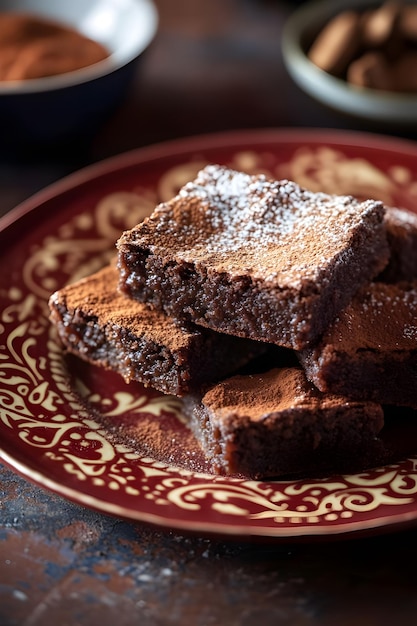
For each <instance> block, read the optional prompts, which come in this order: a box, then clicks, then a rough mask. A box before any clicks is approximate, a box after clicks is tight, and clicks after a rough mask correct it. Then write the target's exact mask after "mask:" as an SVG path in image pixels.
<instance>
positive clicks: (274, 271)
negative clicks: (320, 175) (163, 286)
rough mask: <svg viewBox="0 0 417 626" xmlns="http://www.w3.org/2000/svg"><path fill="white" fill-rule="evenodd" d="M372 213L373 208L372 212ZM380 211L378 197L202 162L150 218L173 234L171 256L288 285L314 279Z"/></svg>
mask: <svg viewBox="0 0 417 626" xmlns="http://www.w3.org/2000/svg"><path fill="white" fill-rule="evenodd" d="M375 216H377V217H376V218H375ZM382 218H383V208H382V205H381V203H380V202H376V201H371V200H369V201H366V202H359V201H358V200H356V199H354V198H353V197H350V196H332V195H328V194H324V193H314V192H310V191H308V190H305V189H303V188H301V187H299V186H298V185H297V184H296V183H294V182H290V181H288V180H281V181H275V180H270V179H268V178H266V177H265V176H264V175H258V176H250V175H248V174H245V173H243V172H236V171H234V170H231V169H228V168H226V167H222V166H218V165H209V166H207V167H206V168H204V169H203V170H201V172H200V173H199V174H198V176H197V178H196V179H195V180H194V181H193V182H190V183H188V184H187V185H185V187H183V188H182V190H181V191H180V192H179V194H178V196H177V197H176V198H174V199H173V200H171V201H170V202H168V203H164V204H162V205H160V206H159V207H158V208H157V210H156V211H155V213H154V217H153V219H151V221H154V223H155V225H156V230H157V232H158V237H160V236H161V242H159V241H157V240H155V239H154V241H153V242H152V246H151V247H152V249H153V251H156V250H157V248H158V247H159V245H160V244H161V246H162V247H163V246H164V245H166V243H167V239H169V238H174V237H175V250H176V252H175V258H176V259H177V260H178V261H185V262H189V263H194V264H196V265H198V264H200V263H201V264H204V265H210V267H212V268H213V269H214V270H215V271H219V272H222V271H224V272H228V273H229V274H230V273H242V271H243V272H245V273H247V274H249V275H251V276H252V278H253V279H254V280H256V279H257V278H258V277H259V278H260V279H262V281H265V282H268V281H276V280H277V279H278V280H279V279H280V278H282V277H284V276H285V282H286V284H287V285H289V284H291V283H295V284H298V283H299V282H300V281H301V280H306V279H307V280H316V279H317V276H318V274H319V273H320V272H322V270H323V269H325V268H326V267H327V266H328V264H329V263H330V262H332V261H334V259H335V257H336V256H338V257H340V258H339V261H340V260H341V261H342V262H343V255H344V254H346V255H349V252H348V250H349V245H350V241H351V238H352V234H353V233H354V232H355V230H356V229H357V228H358V227H360V226H361V225H363V223H364V219H368V220H370V221H372V220H373V225H375V224H376V223H377V222H378V221H379V222H381V221H382Z"/></svg>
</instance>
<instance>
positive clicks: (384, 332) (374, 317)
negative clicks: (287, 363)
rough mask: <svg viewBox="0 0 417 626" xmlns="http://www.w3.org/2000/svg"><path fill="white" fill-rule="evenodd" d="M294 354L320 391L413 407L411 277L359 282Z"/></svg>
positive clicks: (416, 292)
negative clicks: (312, 340) (315, 339)
mask: <svg viewBox="0 0 417 626" xmlns="http://www.w3.org/2000/svg"><path fill="white" fill-rule="evenodd" d="M299 357H300V360H301V363H302V365H303V367H304V369H305V371H306V374H307V377H308V378H309V379H310V380H311V381H312V382H313V383H314V384H315V385H316V386H317V387H318V388H319V389H321V390H322V391H325V392H331V393H340V394H344V395H346V396H349V397H350V398H355V399H368V400H373V401H376V402H381V403H382V404H395V405H403V406H410V407H415V408H417V282H414V283H403V284H398V285H393V284H384V283H373V284H371V285H369V286H368V287H366V288H363V289H362V290H361V291H360V292H359V293H358V294H357V295H356V296H355V298H354V299H353V300H352V302H351V303H350V304H349V305H348V306H347V307H346V308H345V309H344V310H343V311H342V312H341V313H340V314H339V316H338V317H337V319H336V320H335V321H334V322H333V324H331V325H330V327H329V328H328V330H327V331H326V332H325V334H324V335H323V337H322V339H321V340H320V342H319V343H318V344H317V346H315V347H314V348H309V349H306V350H304V351H302V352H301V353H300V355H299Z"/></svg>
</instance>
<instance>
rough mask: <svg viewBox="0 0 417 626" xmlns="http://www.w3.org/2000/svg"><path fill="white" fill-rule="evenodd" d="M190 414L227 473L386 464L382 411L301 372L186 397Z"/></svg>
mask: <svg viewBox="0 0 417 626" xmlns="http://www.w3.org/2000/svg"><path fill="white" fill-rule="evenodd" d="M184 411H185V413H186V415H187V416H188V418H189V419H190V426H191V428H192V429H193V430H194V432H195V433H196V435H197V437H198V438H199V439H200V441H201V444H202V447H203V449H204V452H205V454H206V455H207V456H208V457H209V459H210V461H211V463H212V466H213V470H214V471H215V472H216V473H219V474H227V475H230V474H238V475H243V476H247V477H250V478H256V479H260V478H273V477H279V476H283V475H301V474H303V475H305V474H309V475H311V474H312V473H322V472H326V471H331V472H340V471H358V470H361V469H364V468H365V467H369V464H373V463H375V464H378V463H379V462H381V461H382V454H383V449H382V444H381V442H380V440H379V439H378V438H377V435H378V433H379V432H380V431H381V429H382V427H383V424H384V417H383V410H382V407H381V406H380V405H379V404H376V403H372V402H353V401H349V400H347V399H346V398H344V397H342V396H336V395H328V394H323V393H321V392H320V391H318V390H317V389H316V388H315V387H314V386H313V385H312V384H311V383H309V382H308V381H307V379H306V377H305V374H304V372H303V371H302V369H301V368H299V367H284V368H275V369H273V370H270V371H268V372H265V373H261V374H253V375H245V376H242V375H239V376H234V377H232V378H229V379H227V380H225V381H223V382H220V383H219V384H217V385H214V386H212V387H211V388H210V389H209V390H208V391H207V392H206V393H205V394H204V395H203V397H202V398H201V397H199V398H197V397H187V398H185V399H184Z"/></svg>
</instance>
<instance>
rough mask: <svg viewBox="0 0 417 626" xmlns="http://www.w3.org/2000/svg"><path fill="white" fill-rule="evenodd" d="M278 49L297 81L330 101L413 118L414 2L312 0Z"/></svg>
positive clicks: (386, 119)
mask: <svg viewBox="0 0 417 626" xmlns="http://www.w3.org/2000/svg"><path fill="white" fill-rule="evenodd" d="M282 51H283V56H284V62H285V64H286V67H287V70H288V72H289V74H290V75H291V76H292V78H293V80H294V81H295V83H297V84H298V86H299V87H300V88H301V89H303V90H304V91H305V92H306V93H308V94H309V95H310V96H312V97H313V98H315V99H316V100H318V101H320V102H322V103H323V104H325V105H327V106H329V107H330V108H332V109H334V110H338V111H340V112H342V113H345V114H348V115H350V116H352V115H353V116H355V117H357V118H361V119H362V120H368V121H373V122H377V123H384V124H385V123H388V124H393V125H400V126H410V125H415V123H416V122H417V2H411V1H408V2H405V1H404V2H402V1H401V0H385V1H384V2H381V1H379V2H378V1H376V0H375V1H373V0H340V1H338V2H333V1H332V0H316V1H310V2H308V3H305V4H304V5H302V6H301V8H299V9H297V10H296V11H294V12H293V13H292V14H291V15H290V17H289V19H288V21H287V23H286V25H285V27H284V32H283V37H282Z"/></svg>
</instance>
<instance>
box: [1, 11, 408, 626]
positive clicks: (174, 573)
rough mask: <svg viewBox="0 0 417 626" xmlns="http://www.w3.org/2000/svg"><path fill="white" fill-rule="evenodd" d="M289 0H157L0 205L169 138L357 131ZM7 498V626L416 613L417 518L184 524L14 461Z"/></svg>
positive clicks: (5, 180) (385, 619)
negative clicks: (260, 533) (301, 53)
mask: <svg viewBox="0 0 417 626" xmlns="http://www.w3.org/2000/svg"><path fill="white" fill-rule="evenodd" d="M296 4H297V3H295V2H294V3H291V2H286V3H285V2H278V1H276V2H273V1H272V0H271V1H269V2H268V1H262V0H258V1H255V0H176V1H175V2H173V1H172V0H158V1H157V5H158V8H159V11H160V26H159V32H158V35H157V37H156V39H155V41H154V43H153V44H152V46H151V48H150V49H149V51H148V52H147V54H146V56H145V58H144V60H143V63H142V65H141V66H140V68H138V74H137V80H136V82H135V84H134V85H133V86H132V88H131V90H130V92H129V94H128V97H127V99H126V101H125V102H124V103H123V105H122V106H121V107H120V109H119V110H118V111H117V112H116V113H115V114H114V116H113V118H112V119H111V120H110V121H109V122H108V123H107V124H106V125H105V127H104V128H102V129H101V130H100V132H99V133H98V134H97V136H96V137H95V138H94V140H93V141H92V142H91V143H89V144H88V145H83V144H82V143H80V144H79V145H78V146H77V145H75V146H72V149H71V150H70V151H68V150H66V151H59V150H57V149H54V150H50V151H48V150H43V151H39V152H38V154H37V155H36V156H34V155H32V156H31V154H30V153H29V154H26V155H23V154H19V151H17V154H16V155H14V156H13V155H10V154H4V153H2V152H1V148H0V211H1V213H5V212H7V211H8V210H9V209H11V208H12V207H14V206H15V205H16V204H18V203H19V202H20V201H22V200H24V199H25V198H27V197H29V196H30V195H31V194H32V193H34V192H35V191H37V190H39V189H41V188H43V187H44V186H45V185H47V184H49V183H51V182H53V181H55V180H58V179H60V178H61V177H62V176H64V175H66V174H68V173H70V172H73V171H75V170H77V169H79V168H81V167H83V166H84V165H87V164H89V163H92V162H96V161H100V160H101V159H104V158H106V157H108V156H112V155H115V154H118V153H121V152H124V151H126V150H130V149H133V148H137V147H141V146H144V145H148V144H152V143H155V142H159V141H163V140H166V139H174V138H178V137H184V136H189V135H195V134H201V133H209V132H210V133H211V132H216V131H222V130H229V129H243V128H261V127H264V128H270V127H318V128H324V127H326V128H342V129H343V128H347V129H349V128H352V129H360V130H363V129H364V128H365V127H364V125H360V124H359V123H358V122H356V121H354V120H349V119H347V118H344V117H341V116H339V115H338V114H336V113H333V112H331V111H328V110H326V109H325V108H324V107H322V106H321V105H319V104H317V103H315V102H314V101H312V100H311V99H310V98H309V97H308V96H306V95H304V94H303V93H301V92H300V90H299V89H298V88H297V87H296V86H295V85H294V84H293V83H292V81H291V80H290V79H289V77H288V76H287V74H286V71H285V69H284V67H283V63H282V58H281V51H280V33H281V29H282V26H283V23H284V20H285V18H286V16H287V15H288V14H289V12H290V11H291V10H292V9H294V7H295V6H296ZM371 130H377V129H371ZM407 133H408V134H410V135H411V131H407V132H405V134H407ZM403 134H404V133H403ZM3 270H4V268H3ZM0 497H1V504H0V624H1V625H2V626H20V625H24V626H41V625H44V624H48V625H49V624H59V625H61V626H67V625H73V624H74V625H75V624H76V625H78V626H86V625H94V626H95V625H96V624H100V625H101V626H107V625H109V626H110V625H113V624H117V625H118V626H131V625H133V624H140V625H141V626H148V625H149V626H160V625H167V624H187V625H188V624H192V625H196V626H209V625H211V624H212V625H217V624H227V625H230V626H235V625H236V626H237V625H239V626H252V625H255V624H263V625H265V626H269V625H271V626H272V625H274V626H275V625H277V624H283V625H288V626H290V625H294V626H295V625H299V626H306V625H314V624H320V625H321V626H326V625H329V626H334V625H338V626H344V625H346V626H347V625H351V624H355V625H356V626H370V625H373V626H391V625H392V624H397V625H398V626H408V625H410V626H414V624H416V623H417V575H416V569H415V563H414V559H415V558H416V559H417V547H416V545H417V543H416V531H415V530H413V529H412V528H411V529H408V530H403V531H401V532H399V531H397V532H392V533H389V534H388V533H386V534H381V535H379V536H368V537H362V538H357V537H356V538H355V537H350V538H339V539H337V538H334V539H333V540H332V541H317V540H316V541H308V540H306V541H291V540H290V541H289V540H287V541H284V540H280V541H273V542H268V541H256V540H249V539H248V540H246V541H239V540H238V539H237V540H233V539H230V538H229V539H224V538H220V537H218V538H216V537H206V536H195V535H194V536H191V535H187V534H185V533H181V532H175V531H174V530H172V531H170V530H167V529H158V528H151V527H148V526H146V525H144V524H140V523H132V522H129V521H124V520H122V519H118V518H115V517H110V516H106V515H103V514H99V513H96V512H93V511H90V510H89V509H85V508H83V507H81V506H79V505H76V504H73V503H71V502H68V501H67V500H65V499H63V498H61V497H59V496H57V495H54V494H52V493H49V492H47V491H44V490H42V489H40V488H38V487H36V486H34V485H32V484H31V483H30V482H27V481H26V480H24V479H22V478H20V477H19V476H17V475H16V474H14V473H13V472H12V471H10V470H9V469H6V468H2V469H1V470H0Z"/></svg>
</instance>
